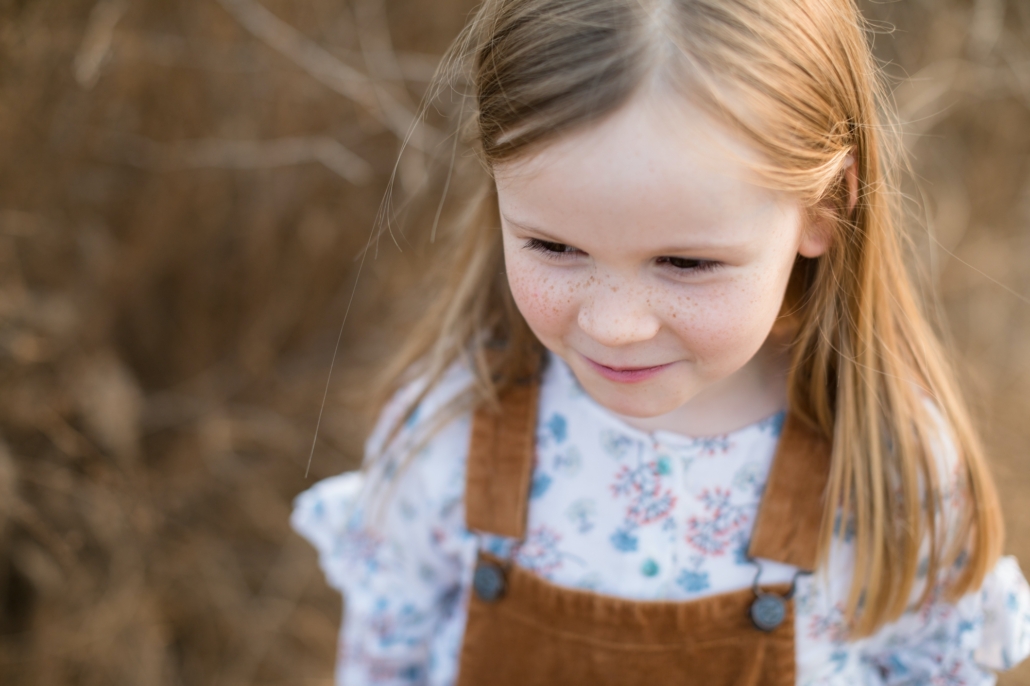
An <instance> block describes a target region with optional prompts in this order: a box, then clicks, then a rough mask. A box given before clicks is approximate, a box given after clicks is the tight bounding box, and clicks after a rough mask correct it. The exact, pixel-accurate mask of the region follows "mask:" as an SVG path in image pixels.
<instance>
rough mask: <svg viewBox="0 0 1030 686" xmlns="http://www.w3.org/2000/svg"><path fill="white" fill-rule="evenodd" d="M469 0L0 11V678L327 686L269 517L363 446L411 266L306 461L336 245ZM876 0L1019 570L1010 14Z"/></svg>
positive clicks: (305, 560) (319, 616) (370, 282)
mask: <svg viewBox="0 0 1030 686" xmlns="http://www.w3.org/2000/svg"><path fill="white" fill-rule="evenodd" d="M469 9H470V2H469V1H468V0H453V1H447V2H444V1H442V0H435V1H430V0H390V1H389V2H386V3H385V4H384V3H383V2H382V0H352V1H351V2H350V3H349V4H345V3H341V2H337V1H335V0H260V2H259V1H258V0H191V1H190V0H148V2H146V3H144V2H133V3H130V2H128V1H127V0H99V2H98V1H97V0H0V144H2V149H3V151H4V154H3V157H2V158H0V435H2V437H3V440H2V443H0V683H4V684H98V685H99V684H103V685H104V686H109V685H117V684H131V685H133V686H151V685H155V686H156V685H159V684H160V685H164V684H189V685H190V686H193V685H194V684H219V685H222V684H225V685H229V686H235V685H237V684H239V685H242V684H259V683H260V684H279V683H281V684H286V683H289V684H305V683H310V684H315V683H318V684H328V683H329V682H330V678H331V676H330V675H331V666H332V661H333V652H334V641H335V633H336V626H337V623H338V621H339V602H338V598H337V597H336V596H335V595H334V594H333V593H331V592H329V591H328V590H327V589H326V588H325V586H324V584H323V583H322V581H321V578H320V575H319V574H318V572H317V569H316V566H315V559H314V554H313V552H312V551H311V550H310V549H309V548H308V547H307V546H305V545H304V544H303V543H301V542H300V541H298V539H297V538H296V537H295V536H293V535H291V534H290V533H289V531H288V528H287V523H286V522H287V515H288V511H289V504H290V501H291V499H292V497H293V496H294V495H295V494H296V493H297V492H298V491H300V490H301V489H303V488H304V487H305V485H306V484H308V483H310V481H311V480H313V479H316V478H320V477H323V476H327V475H329V474H333V473H336V472H339V471H341V470H343V469H346V468H349V467H350V466H352V465H353V464H354V463H355V461H356V459H357V449H358V446H359V444H360V438H361V431H362V429H363V423H362V421H361V420H360V416H359V415H358V414H357V413H355V412H352V411H349V410H347V409H346V406H345V405H344V404H343V403H342V402H341V400H340V399H341V398H342V396H343V394H344V393H345V392H346V391H348V390H353V389H354V388H360V384H361V382H362V379H363V378H364V376H363V375H364V373H365V370H366V369H367V367H368V365H369V364H371V363H373V362H375V361H376V360H378V359H379V357H380V356H381V354H382V351H383V350H384V349H387V348H389V346H390V344H391V342H390V337H389V335H388V334H387V333H386V330H385V329H384V326H383V318H382V317H381V316H380V312H381V311H382V310H383V308H384V306H385V305H386V304H388V303H391V302H394V301H395V300H396V299H397V295H398V293H399V292H400V290H402V289H403V287H404V284H405V282H409V281H410V278H409V277H410V274H412V273H413V272H415V271H417V270H416V267H417V258H416V257H415V256H414V255H415V253H417V252H418V251H411V250H408V251H406V252H405V253H404V254H403V255H399V254H398V253H397V251H396V249H395V248H394V247H393V246H392V244H388V243H384V244H383V246H382V249H381V250H380V251H379V253H378V258H377V259H375V260H371V261H369V262H368V263H366V265H365V269H364V272H363V274H362V280H361V284H360V285H361V287H360V288H359V289H358V291H357V298H356V300H355V305H354V309H353V311H352V312H351V315H350V317H351V319H350V323H349V324H348V328H347V329H346V330H345V331H344V337H343V343H342V347H341V363H340V366H339V367H338V368H337V373H336V376H335V377H334V383H333V385H332V387H331V389H330V396H329V397H330V403H329V409H328V411H327V413H326V417H325V419H324V421H323V425H322V433H321V439H320V443H319V447H318V450H316V452H315V454H314V460H313V465H312V475H311V478H310V479H308V480H305V479H304V476H303V475H304V469H305V464H306V462H307V458H308V449H309V447H310V441H311V436H312V431H313V428H314V424H315V421H316V418H317V416H318V410H319V404H320V402H321V399H322V393H323V390H324V384H325V374H326V370H327V368H328V364H329V360H330V357H331V354H332V349H333V345H334V343H335V338H336V334H337V327H338V326H339V322H340V320H341V318H342V316H343V312H344V309H345V307H346V304H347V300H348V298H349V296H350V289H351V285H352V283H353V279H354V276H355V265H356V264H357V263H356V262H355V261H354V257H355V255H356V254H358V252H359V251H360V249H361V248H362V246H363V245H364V241H365V239H366V238H367V236H368V231H369V229H370V227H371V225H372V220H373V217H374V214H375V212H376V210H377V207H378V203H379V199H380V197H381V195H382V192H383V190H384V187H385V182H386V179H387V177H388V175H389V173H390V171H391V169H392V166H393V162H394V159H395V156H396V153H397V149H398V135H399V134H400V133H401V132H403V131H404V130H405V129H406V128H407V126H408V124H409V123H410V119H411V114H412V112H413V111H414V110H415V105H416V103H417V101H418V99H419V97H420V96H421V93H422V91H423V89H424V88H425V85H426V82H427V80H428V78H429V76H431V74H432V70H433V68H434V66H435V61H436V59H437V56H438V55H439V54H440V53H441V52H442V50H443V48H444V46H445V45H446V44H447V42H448V41H449V40H450V38H451V37H453V36H454V35H455V34H456V33H457V31H458V28H459V26H460V24H461V22H462V21H463V19H464V16H465V14H466V12H467V11H468V10H469ZM868 10H869V12H870V15H871V16H874V17H876V18H878V19H880V20H883V21H890V22H892V23H893V24H894V25H896V27H897V30H896V31H894V32H893V33H892V34H887V33H884V34H881V35H880V36H879V37H878V38H877V50H878V52H879V53H880V54H881V56H883V57H884V58H885V59H888V60H890V61H891V63H892V66H891V71H892V73H893V74H895V75H896V76H897V77H898V78H899V79H901V80H900V81H899V87H898V89H897V98H898V101H899V105H900V107H901V110H902V113H903V117H904V119H905V121H906V122H908V123H907V125H906V130H907V131H908V132H909V134H910V135H909V144H910V148H911V150H912V152H913V153H914V155H915V157H916V168H917V171H918V173H919V175H920V177H921V181H920V183H919V184H918V186H915V185H914V186H913V187H912V189H911V193H912V194H913V196H916V195H918V194H922V195H923V196H925V202H924V206H925V208H926V214H927V216H928V218H929V220H930V221H929V225H930V227H931V230H930V231H929V232H925V231H920V232H917V233H916V241H917V243H918V244H919V245H920V246H923V254H924V256H925V262H926V267H927V269H928V270H929V271H930V272H931V273H932V275H933V278H934V279H935V281H936V283H937V285H938V286H939V288H940V293H941V302H942V308H943V310H944V311H945V312H946V315H947V320H948V321H949V322H950V331H951V333H952V335H953V338H954V341H955V347H956V351H957V354H958V355H959V356H960V358H961V360H962V363H963V367H964V369H965V371H966V372H968V376H969V378H970V388H971V389H973V397H974V398H975V399H976V402H977V405H978V406H979V407H980V408H981V409H982V414H983V416H984V418H985V427H986V431H987V438H988V443H989V445H990V447H991V449H992V452H993V455H994V456H995V467H996V471H997V473H998V476H999V477H1000V482H1001V487H1002V491H1003V495H1004V497H1005V504H1006V509H1007V514H1008V518H1009V522H1010V528H1011V533H1010V546H1009V547H1010V549H1011V550H1012V551H1013V552H1016V553H1017V554H1021V555H1022V556H1023V558H1024V559H1025V560H1028V561H1030V515H1027V514H1026V513H1025V512H1024V511H1023V508H1021V507H1020V505H1022V504H1023V503H1025V495H1024V494H1025V493H1027V492H1028V491H1027V489H1028V488H1030V470H1027V469H1025V468H1021V467H1022V465H1023V460H1024V459H1025V456H1026V453H1027V447H1028V446H1030V422H1028V421H1027V417H1028V411H1030V300H1028V296H1030V268H1028V267H1027V263H1028V259H1027V258H1028V257H1030V231H1028V230H1027V223H1028V221H1030V167H1028V165H1027V160H1028V159H1030V157H1028V153H1030V5H1027V4H1026V3H1025V2H1023V0H1007V2H1006V0H977V1H976V2H975V3H970V2H960V1H959V0H905V1H904V2H897V3H891V4H875V5H874V4H870V5H869V6H868ZM431 124H432V125H431V126H426V127H424V128H423V129H422V130H420V131H419V133H418V134H417V136H416V138H415V143H416V145H415V150H416V154H413V155H411V156H409V157H408V158H407V159H406V161H405V163H404V164H403V165H402V168H401V180H402V182H403V183H405V184H406V185H409V186H410V185H413V184H415V183H417V180H418V178H419V177H420V174H421V173H422V170H423V169H424V168H425V165H426V160H427V159H428V158H427V156H426V154H431V153H432V152H433V151H434V150H435V149H436V148H435V147H434V146H435V144H436V143H437V142H438V141H439V139H440V136H441V134H440V131H441V130H443V128H444V127H443V124H442V122H431ZM419 149H421V150H423V151H425V153H426V154H422V153H419V152H418V150H419ZM1003 683H1008V684H1017V683H1027V684H1030V668H1027V669H1023V670H1021V671H1019V672H1016V673H1014V674H1012V675H1009V676H1008V677H1006V680H1005V681H1004V682H1003Z"/></svg>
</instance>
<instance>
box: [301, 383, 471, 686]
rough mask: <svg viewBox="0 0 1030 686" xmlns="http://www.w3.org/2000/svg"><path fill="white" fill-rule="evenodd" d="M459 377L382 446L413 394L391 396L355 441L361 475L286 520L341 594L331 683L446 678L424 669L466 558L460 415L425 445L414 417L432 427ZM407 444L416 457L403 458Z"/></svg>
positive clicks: (448, 631)
mask: <svg viewBox="0 0 1030 686" xmlns="http://www.w3.org/2000/svg"><path fill="white" fill-rule="evenodd" d="M467 381H468V378H467V375H465V376H463V375H461V374H460V373H452V374H450V375H449V376H448V377H447V378H445V380H444V382H443V383H442V384H439V385H438V387H437V388H435V389H434V390H433V391H431V392H430V393H429V394H428V395H427V397H426V398H425V400H424V401H423V402H422V403H421V405H420V406H419V408H418V412H417V413H416V416H415V418H414V419H413V420H412V421H409V422H408V423H407V425H406V426H405V427H404V428H403V429H402V430H401V431H400V432H399V433H398V434H397V436H396V437H395V438H393V439H392V440H391V443H390V444H389V445H384V438H385V436H386V434H387V433H388V431H389V428H390V426H392V424H393V421H394V420H395V418H396V416H397V412H398V411H399V410H400V408H401V407H403V406H404V405H406V402H405V401H406V400H407V399H409V398H410V397H411V396H410V395H409V394H413V393H417V392H418V388H417V387H409V388H407V389H405V390H403V391H401V393H400V394H399V395H398V397H397V398H395V399H394V401H392V402H391V403H390V405H389V406H388V407H387V409H386V410H385V411H384V414H383V417H381V418H380V421H379V422H378V425H377V427H376V429H375V431H374V432H373V434H372V437H371V438H370V439H369V442H368V444H367V445H366V462H367V463H368V464H366V470H365V473H364V474H362V473H357V472H352V473H347V474H343V475H340V476H336V477H332V478H330V479H326V480H324V481H321V482H319V483H317V484H315V485H314V486H312V487H311V488H310V489H309V490H307V491H305V492H304V493H302V494H300V495H299V496H298V497H297V499H296V502H295V507H294V511H293V515H292V517H291V524H292V525H293V527H294V529H295V530H296V531H297V532H298V533H300V534H301V535H302V536H304V537H305V538H306V539H307V540H308V541H309V542H310V543H311V544H312V545H313V546H314V547H315V549H316V550H317V551H318V556H319V564H320V565H321V567H322V570H323V571H324V572H325V575H326V579H327V581H328V582H329V584H330V585H331V586H333V587H334V588H336V589H338V590H340V591H341V592H342V593H343V595H344V596H345V610H344V623H343V628H342V631H341V637H340V654H339V655H338V660H337V683H341V684H343V683H345V684H347V685H348V686H361V685H363V684H376V685H380V684H411V683H426V682H440V681H441V679H442V680H443V681H446V680H447V679H446V677H447V676H448V675H441V674H434V670H439V668H440V665H437V664H435V663H434V661H433V659H432V657H433V655H434V654H436V652H437V649H438V647H439V646H438V643H439V641H440V640H443V639H444V638H445V637H447V636H453V635H455V633H457V634H458V635H460V631H457V632H456V631H455V628H454V627H451V626H450V624H452V623H453V620H454V618H455V617H456V616H457V615H458V614H459V613H458V610H459V609H460V608H459V606H460V604H461V603H462V602H463V600H462V595H463V594H462V588H463V587H464V586H465V585H467V584H466V581H465V580H466V577H467V576H468V574H469V572H468V570H469V569H470V567H471V564H472V561H473V560H474V556H475V539H474V537H472V535H471V534H469V533H468V532H467V530H466V529H465V526H464V508H463V505H462V492H463V486H464V462H465V457H466V455H467V442H468V435H469V419H468V417H458V418H457V419H455V420H454V421H452V422H450V423H449V424H447V425H446V426H444V427H443V428H442V429H440V430H439V431H438V432H437V433H435V434H433V436H432V438H431V439H430V440H429V441H428V442H426V441H424V438H425V436H424V434H423V433H422V430H424V429H426V428H427V424H426V422H424V421H422V420H421V419H420V418H430V419H428V421H429V422H431V421H433V420H432V419H431V418H432V416H433V415H434V414H435V412H436V410H437V409H439V408H440V407H442V406H443V405H444V404H446V403H447V402H448V401H449V400H450V399H451V398H453V397H454V395H455V394H456V393H457V392H459V391H460V390H461V389H462V388H463V382H464V383H467ZM420 443H424V445H422V447H421V448H419V444H420ZM412 446H414V447H415V448H416V449H417V453H416V454H415V455H414V456H413V457H412V458H411V459H410V460H409V461H407V462H406V463H405V461H404V456H405V455H407V454H409V453H410V452H411V448H412ZM371 456H375V459H374V460H369V457H371ZM462 616H463V615H462Z"/></svg>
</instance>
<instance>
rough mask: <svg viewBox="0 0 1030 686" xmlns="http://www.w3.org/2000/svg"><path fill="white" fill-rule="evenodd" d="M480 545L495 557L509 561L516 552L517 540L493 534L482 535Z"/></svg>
mask: <svg viewBox="0 0 1030 686" xmlns="http://www.w3.org/2000/svg"><path fill="white" fill-rule="evenodd" d="M479 545H480V548H482V549H483V550H484V551H486V552H488V553H490V554H491V555H493V556H494V557H499V558H501V559H502V560H509V559H511V556H512V553H513V551H514V550H515V539H513V538H506V537H504V536H494V535H493V534H482V536H481V538H480V544H479Z"/></svg>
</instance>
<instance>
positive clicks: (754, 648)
mask: <svg viewBox="0 0 1030 686" xmlns="http://www.w3.org/2000/svg"><path fill="white" fill-rule="evenodd" d="M538 394H539V385H538V384H537V383H531V384H527V385H523V386H518V387H516V388H514V389H513V390H512V391H510V392H508V393H506V394H505V395H504V396H503V397H502V398H501V409H502V411H501V413H500V414H497V413H496V412H490V411H489V410H486V409H483V410H480V411H478V412H476V414H475V417H474V419H473V430H472V439H471V444H470V453H469V462H468V475H467V479H466V502H465V507H466V523H467V524H468V526H469V528H470V529H473V530H478V531H483V532H488V533H493V534H498V535H502V536H510V537H515V538H521V537H522V536H523V535H524V533H525V527H526V511H527V507H528V496H529V483H530V479H531V477H532V472H533V462H534V455H535V443H534V439H535V433H536V432H535V429H536V408H537V397H538ZM828 474H829V445H828V444H826V442H825V441H821V440H819V439H818V438H817V437H815V436H814V435H813V434H811V433H810V432H809V431H808V430H807V429H806V428H805V427H804V426H803V425H802V424H800V423H799V422H797V421H796V420H794V419H793V418H791V417H789V416H788V418H787V422H786V424H785V426H784V432H783V435H782V437H781V439H780V444H779V447H778V449H777V453H776V457H775V458H774V461H773V466H772V470H771V472H770V475H769V480H768V484H767V486H766V492H765V495H764V497H763V500H762V504H761V506H760V508H759V515H758V521H757V522H756V525H755V528H754V534H753V537H752V541H751V544H750V548H749V550H750V551H751V553H752V554H754V555H760V556H761V557H764V558H767V559H771V560H776V561H780V562H787V563H788V564H793V565H795V566H799V567H801V568H802V569H806V570H812V569H814V566H815V562H816V559H817V556H816V553H817V543H818V531H819V526H820V523H821V517H822V509H823V493H824V491H825V487H826V479H827V477H828ZM479 561H480V562H481V563H487V564H492V565H497V566H499V567H501V568H502V569H503V570H504V582H505V590H504V593H503V595H501V597H500V598H498V599H496V600H494V601H491V602H487V601H484V600H482V599H481V598H479V597H478V596H477V595H476V593H474V592H473V593H472V597H471V598H470V600H469V610H468V618H467V622H466V628H465V638H464V643H463V645H462V653H461V660H460V668H459V673H458V686H478V685H480V684H491V685H496V686H527V685H536V684H562V685H567V686H578V685H580V684H582V685H586V684H590V685H592V686H593V685H597V684H601V685H606V684H612V685H614V684H648V686H664V685H666V684H668V685H670V686H671V685H672V684H676V685H677V686H684V685H688V686H689V685H693V684H697V685H699V686H700V685H702V684H703V685H704V686H791V685H793V684H794V681H795V648H794V607H793V601H792V600H790V601H788V602H787V614H786V617H785V618H784V621H783V623H782V624H781V625H780V626H779V627H777V628H776V629H775V630H773V631H771V632H764V631H761V630H759V629H757V628H755V626H754V624H753V623H752V622H751V619H750V616H749V609H750V607H751V604H752V602H753V601H754V599H755V594H754V591H753V590H752V589H745V590H741V591H737V592H734V593H724V594H720V595H716V596H710V597H707V598H702V599H700V600H694V601H689V602H666V601H658V602H655V601H636V600H627V599H624V598H616V597H612V596H605V595H601V594H597V593H592V592H589V591H582V590H577V589H570V588H564V587H560V586H556V585H554V584H552V583H550V582H548V581H546V580H544V579H542V578H540V577H538V576H536V575H534V574H532V573H531V572H529V571H526V570H524V569H521V568H520V567H518V566H515V565H512V564H510V563H508V562H505V561H501V560H498V559H496V558H492V557H490V556H489V555H487V554H485V553H480V555H479ZM762 590H763V591H765V592H770V593H775V594H777V595H780V596H784V595H785V594H787V593H788V591H789V586H787V585H777V586H769V587H763V589H762Z"/></svg>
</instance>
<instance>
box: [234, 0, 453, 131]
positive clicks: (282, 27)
mask: <svg viewBox="0 0 1030 686" xmlns="http://www.w3.org/2000/svg"><path fill="white" fill-rule="evenodd" d="M218 3H219V4H220V5H222V7H224V8H225V9H226V11H228V12H229V13H230V14H232V15H233V16H234V17H235V18H236V20H237V21H239V22H240V24H241V25H243V27H244V28H246V29H247V30H248V31H250V33H252V34H253V35H254V36H256V37H257V38H259V39H261V40H262V41H264V42H265V43H266V44H268V45H269V46H270V47H271V48H273V49H274V50H276V51H278V52H279V53H281V54H282V55H283V56H285V57H286V58H288V59H289V60H291V61H292V62H293V63H294V64H296V65H297V66H299V67H300V68H301V69H303V70H304V71H306V72H307V73H308V74H310V75H311V76H312V77H313V78H314V79H316V80H317V81H319V82H320V83H322V84H323V85H325V86H327V87H329V88H331V89H332V90H334V91H336V92H337V93H339V94H340V95H342V96H344V97H345V98H348V99H350V100H352V101H354V102H355V103H357V104H359V105H361V106H362V107H364V108H365V109H366V110H368V111H369V113H371V114H372V115H373V116H374V117H376V118H377V119H378V120H379V121H380V122H381V123H382V124H383V125H384V126H386V127H387V128H388V129H389V130H390V131H392V132H393V134H394V135H395V136H397V138H398V139H400V140H401V141H408V142H410V143H411V145H413V146H414V147H415V148H417V149H419V150H424V151H428V150H429V149H431V148H432V147H433V146H434V145H436V144H437V143H438V142H439V141H440V140H441V138H442V137H441V135H440V133H439V132H438V131H436V130H435V129H432V128H431V127H429V126H426V125H425V124H424V123H423V122H421V121H419V120H418V118H417V117H416V116H415V114H414V113H413V112H412V111H411V110H409V109H408V108H407V107H405V106H404V105H403V104H402V103H400V102H399V101H398V100H397V99H396V98H395V97H393V96H392V95H390V94H389V93H388V92H386V91H384V90H383V89H381V88H379V87H378V86H377V84H376V82H375V81H374V80H373V79H370V78H369V77H368V76H367V75H365V74H364V73H362V72H360V71H358V70H357V69H354V68H353V67H351V66H349V65H347V64H345V63H344V62H343V61H341V60H339V59H338V58H337V57H335V56H334V55H332V54H331V53H330V52H328V51H327V50H326V49H325V48H323V47H321V46H319V45H317V44H316V43H314V42H313V41H311V40H310V39H309V38H308V37H307V36H305V35H304V34H302V33H301V32H300V31H298V30H297V29H295V28H293V27H292V26H290V25H289V24H287V23H286V22H284V21H283V20H281V19H279V18H278V17H276V16H275V15H274V14H272V13H271V12H269V11H268V10H267V9H265V7H264V6H262V5H260V4H258V3H257V2H255V0H218Z"/></svg>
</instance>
